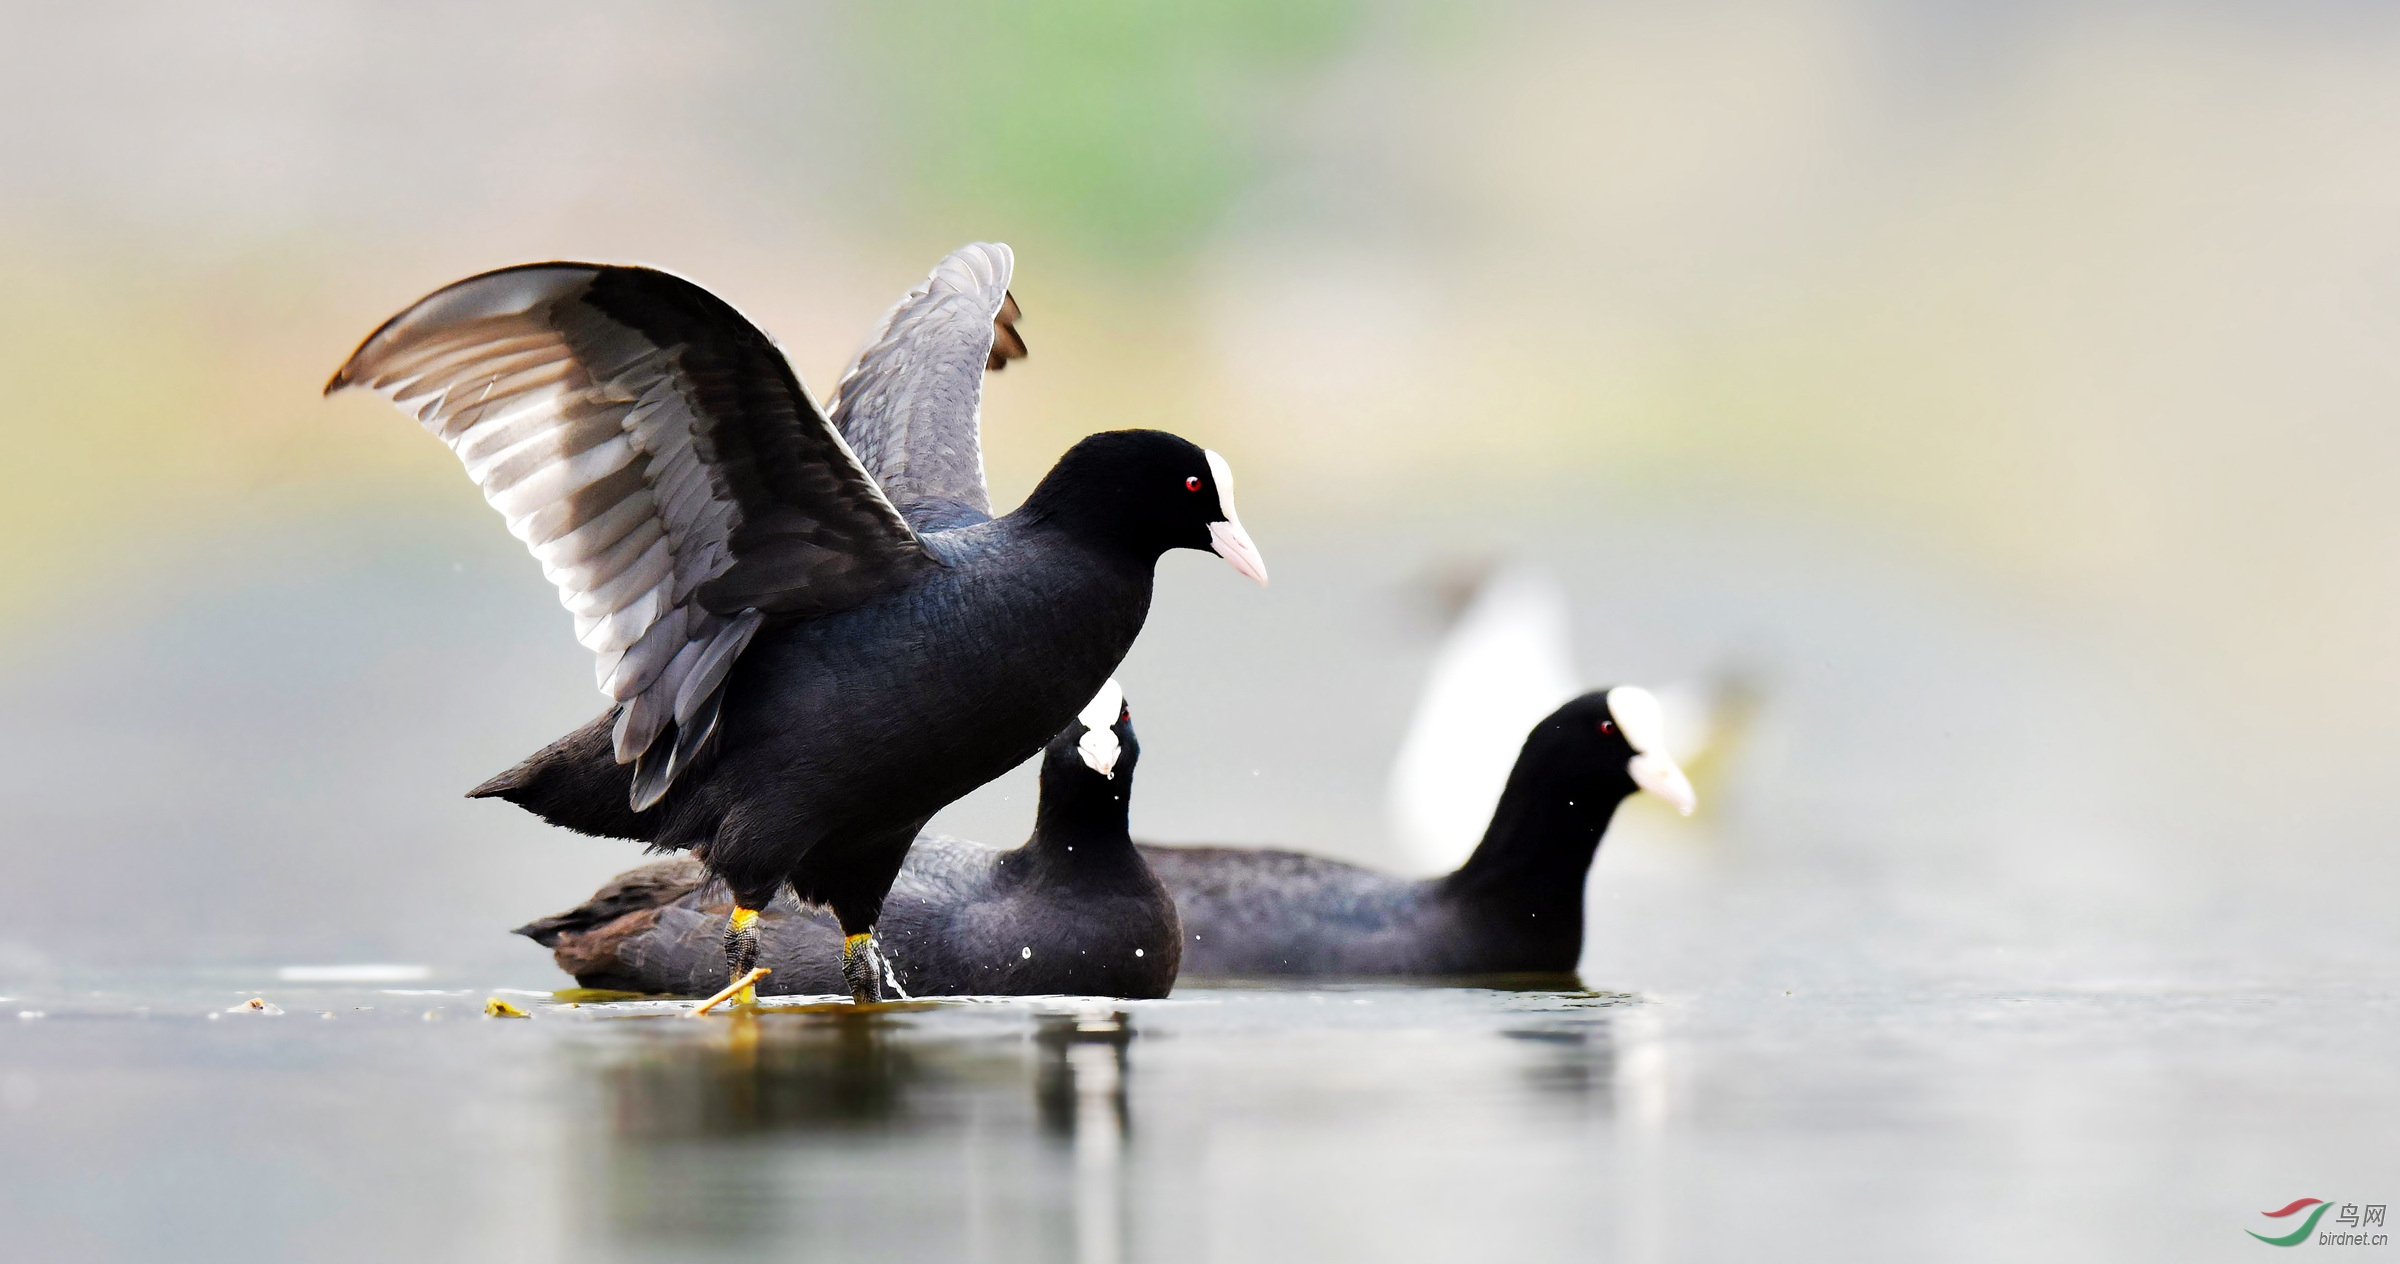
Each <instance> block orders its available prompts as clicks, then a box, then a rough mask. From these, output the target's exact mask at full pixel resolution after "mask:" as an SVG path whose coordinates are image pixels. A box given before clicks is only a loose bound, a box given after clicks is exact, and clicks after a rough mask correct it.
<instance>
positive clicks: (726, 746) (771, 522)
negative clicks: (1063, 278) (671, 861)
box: [326, 243, 1266, 1001]
mask: <svg viewBox="0 0 2400 1264" xmlns="http://www.w3.org/2000/svg"><path fill="white" fill-rule="evenodd" d="M1012 268H1013V256H1012V255H1011V254H1010V253H1009V250H1008V248H1007V247H1005V246H998V245H990V244H981V243H979V244H975V245H970V246H967V247H964V248H962V249H960V250H959V251H957V252H956V253H954V254H952V255H950V256H949V257H948V258H946V259H944V260H943V261H942V263H941V264H940V266H938V267H936V268H935V269H934V271H933V274H932V275H931V276H930V277H929V278H928V279H927V280H926V281H925V283H924V284H922V285H920V286H918V287H917V288H915V289H913V290H911V291H910V292H909V293H908V294H907V295H906V296H904V297H903V298H902V299H901V300H900V302H899V303H898V304H896V305H895V306H894V307H893V308H892V310H891V311H890V312H889V313H887V314H886V316H885V317H884V321H883V324H882V326H881V327H880V328H879V330H878V331H877V333H876V335H875V336H874V337H873V338H872V339H870V340H869V343H868V346H867V348H866V350H865V351H863V352H861V353H860V355H859V359H858V361H857V362H856V363H855V364H854V365H853V366H852V367H851V368H850V370H849V372H848V373H846V374H845V375H844V377H843V379H842V385H841V389H840V397H839V399H838V401H837V402H836V404H835V406H834V408H833V410H832V412H831V419H830V420H828V416H827V414H826V413H824V412H822V411H820V410H819V409H818V407H817V405H816V402H815V401H814V400H813V399H812V398H810V396H809V393H808V391H807V389H806V388H805V387H803V386H802V385H801V382H800V379H799V377H798V376H797V375H796V374H795V373H794V372H793V370H792V367H791V365H790V364H789V363H788V362H786V361H785V359H784V357H783V353H782V352H781V351H780V350H778V349H777V348H776V346H775V344H774V343H773V342H772V341H771V340H769V339H768V337H767V336H766V335H765V334H764V333H762V332H760V331H759V329H758V328H757V327H756V326H754V325H752V324H751V323H750V322H749V321H748V320H746V319H744V318H743V317H742V315H741V314H740V313H739V312H736V311H735V310H734V309H733V308H732V307H731V306H729V305H727V304H726V303H725V302H724V301H723V300H721V299H719V298H717V297H716V296H715V295H712V294H710V293H709V292H708V291H706V290H704V289H702V288H700V287H699V286H697V285H695V284H693V283H692V282H690V281H686V280H683V279H682V278H680V277H676V276H672V275H669V274H667V273H664V272H659V271H655V270H652V269H649V268H636V267H616V266H606V265H599V264H584V263H545V264H531V265H526V266H522V267H515V268H507V269H503V270H501V271H498V272H490V273H485V274H484V275H481V276H477V277H471V278H469V279H467V280H464V281H460V282H458V283H456V284H454V285H450V286H447V287H445V288H443V289H441V290H438V291H436V292H434V293H433V294H431V295H429V296H427V297H426V298H424V299H422V300H420V301H418V302H417V303H416V304H415V305H413V306H411V307H410V308H408V309H407V310H406V311H403V312H402V313H400V314H399V315H397V316H395V317H393V318H392V319H391V320H389V321H387V322H385V324H384V325H383V327H382V328H380V329H378V330H376V331H375V332H374V333H373V334H372V335H370V336H369V337H368V338H367V340H366V341H365V342H364V343H363V344H361V345H360V347H359V349H358V350H357V351H356V352H355V353H353V354H352V356H351V357H350V360H349V361H348V363H346V364H344V365H343V366H342V368H341V370H340V371H339V372H337V373H335V374H334V376H333V380H332V381H331V382H329V383H328V384H327V385H326V391H327V392H328V393H331V392H333V391H338V390H341V389H343V388H345V387H350V386H359V387H364V388H367V389H369V390H373V391H376V392H378V393H380V394H383V395H385V396H386V397H388V398H390V399H391V400H392V401H393V402H395V403H397V404H399V405H401V406H402V407H404V408H407V409H409V410H410V411H412V412H414V413H415V414H416V416H417V418H418V419H419V420H420V421H421V422H423V423H424V425H425V427H426V428H427V429H428V430H430V431H432V432H433V433H434V434H436V435H438V436H440V437H441V439H442V440H443V441H444V442H445V443H447V444H449V445H450V447H451V449H452V450H453V451H455V452H456V453H457V454H458V455H459V457H460V459H461V460H463V461H464V462H465V464H466V467H467V473H468V475H469V476H470V477H472V478H473V479H474V480H475V482H476V483H477V484H478V485H480V486H481V487H482V489H483V492H484V496H485V498H486V499H488V500H489V501H490V502H491V503H492V506H493V508H495V509H498V510H499V511H500V512H501V514H502V515H503V516H504V517H506V518H507V520H508V524H509V529H510V530H511V531H512V532H513V533H515V534H516V536H517V537H518V538H519V539H522V540H524V541H525V542H526V543H527V545H528V546H529V547H530V548H531V549H532V550H533V553H534V556H535V557H536V558H538V559H539V560H540V561H541V563H542V567H543V571H544V573H545V574H546V575H547V576H548V577H549V578H550V580H551V581H552V582H553V583H555V584H557V585H558V590H559V597H560V600H561V601H562V602H564V603H565V605H566V606H567V608H568V609H569V610H570V611H572V612H574V615H575V630H576V635H577V639H578V640H580V641H581V642H582V643H583V644H584V645H585V646H586V647H587V648H589V649H591V650H592V651H594V652H595V653H596V654H598V655H599V680H600V688H601V692H602V693H603V694H605V695H607V696H608V698H609V699H610V700H611V703H610V707H609V709H608V711H607V712H605V713H603V714H602V715H601V716H600V717H599V718H598V719H595V720H594V721H592V722H591V723H590V724H588V725H585V726H584V727H583V728H582V729H579V730H577V731H576V732H574V733H572V734H569V735H568V736H566V737H564V738H561V739H560V740H558V741H557V742H555V743H553V744H552V745H551V746H550V747H548V748H547V749H545V750H543V751H541V752H539V753H537V754H535V755H534V756H532V757H531V758H529V759H527V760H526V761H525V762H524V763H522V764H520V765H518V766H517V767H515V768H513V769H510V770H509V771H507V772H505V773H502V774H501V775H499V776H497V777H494V778H493V779H491V780H490V781H488V782H486V783H484V784H483V785H482V786H479V787H477V788H476V789H475V790H474V791H473V793H474V794H475V795H477V796H498V797H500V798H504V799H507V800H509V801H511V802H513V803H516V804H518V805H520V806H522V807H525V808H527V809H529V810H531V811H533V812H535V813H538V814H539V815H541V816H542V817H543V818H545V819H547V820H550V821H552V822H555V823H557V824H560V825H564V826H566V827H568V828H570V829H575V830H580V831H583V832H585V833H589V834H600V835H608V836H614V837H619V838H632V839H639V840H642V841H644V842H647V843H649V844H650V845H651V846H652V847H653V848H654V849H657V850H673V849H678V848H680V849H685V850H689V851H690V852H691V853H692V854H693V855H694V856H696V857H698V858H700V859H701V860H702V861H703V862H704V863H705V864H706V865H707V867H708V869H709V870H710V871H711V872H712V873H714V874H715V875H716V876H717V877H719V878H721V879H722V880H723V881H724V882H725V883H726V885H727V887H728V889H729V890H730V891H731V892H732V896H733V911H732V913H731V915H730V918H729V928H728V931H727V934H726V937H725V953H726V957H727V960H728V962H730V963H732V964H733V965H734V967H735V969H736V972H737V973H742V972H746V970H747V968H748V966H747V964H746V963H747V962H749V960H750V959H751V958H752V957H753V956H754V955H755V954H756V951H757V934H756V921H757V917H758V910H760V909H762V908H764V907H765V905H766V903H767V900H768V898H769V897H771V896H772V895H774V893H775V892H776V891H777V890H778V889H780V888H782V887H783V886H784V885H785V884H786V883H789V884H790V885H791V886H792V887H793V888H795V889H796V890H797V891H798V892H799V894H800V895H801V896H802V897H804V898H806V899H807V900H810V901H812V902H815V903H820V904H823V905H825V906H827V907H829V908H831V909H832V911H833V913H834V916H835V917H836V919H837V920H838V921H839V922H840V924H841V927H842V931H843V934H844V936H845V939H844V954H845V968H846V970H847V973H848V978H849V980H850V990H851V992H852V994H853V996H854V997H856V998H857V999H859V1000H862V1001H865V1000H872V999H876V998H877V997H878V996H879V995H880V988H881V980H882V979H883V977H884V975H885V971H884V970H883V969H882V967H881V965H880V963H879V962H878V960H877V954H876V951H875V946H874V941H873V939H872V937H871V934H870V932H872V931H873V929H874V927H875V924H876V918H877V915H878V913H879V911H880V909H881V906H882V903H883V897H884V892H885V891H886V890H887V889H888V888H889V887H890V886H891V883H892V878H893V875H895V874H896V873H898V872H899V869H900V863H901V859H902V857H904V856H905V855H906V854H907V852H908V847H909V844H910V842H911V840H913V839H914V838H915V837H916V836H917V833H918V831H919V830H920V829H922V828H923V827H924V824H925V821H926V819H927V818H929V817H931V816H932V815H933V813H934V812H935V811H937V810H939V809H940V808H941V807H943V806H944V805H946V804H948V803H949V802H950V801H951V800H953V799H956V798H958V797H959V796H960V795H962V794H965V793H966V792H967V791H969V790H972V789H974V788H975V787H976V786H979V785H981V784H983V783H984V782H986V781H989V780H991V779H992V778H993V777H996V776H998V775H1000V774H1001V773H1003V772H1005V771H1007V770H1008V769H1009V768H1011V767H1013V766H1015V765H1016V764H1017V763H1018V762H1019V761H1021V760H1023V759H1024V758H1025V757H1026V756H1027V755H1030V754H1032V753H1033V752H1035V751H1037V750H1039V749H1041V747H1042V744H1043V743H1044V742H1046V741H1047V740H1049V738H1050V736H1051V734H1053V733H1056V732H1057V731H1058V730H1059V729H1060V727H1062V726H1063V725H1065V724H1066V722H1067V721H1068V720H1069V719H1072V718H1073V717H1074V715H1075V714H1076V711H1077V709H1078V708H1079V707H1081V706H1082V705H1083V704H1084V702H1085V701H1086V700H1087V699H1089V698H1090V697H1091V696H1092V694H1093V691H1094V690H1096V689H1098V688H1099V687H1100V684H1101V682H1102V681H1104V680H1106V679H1107V677H1108V675H1109V673H1110V671H1112V670H1113V669H1114V668H1115V667H1116V665H1117V662H1118V660H1119V659H1121V658H1123V657H1124V654H1125V651H1126V649H1127V648H1128V647H1129V646H1130V645H1131V644H1132V643H1133V638H1134V635H1135V634H1136V633H1137V632H1139V631H1140V630H1141V626H1142V620H1143V617H1144V615H1145V614H1146V613H1147V612H1148V610H1149V605H1150V589H1151V575H1152V570H1153V568H1154V566H1155V564H1156V562H1157V560H1158V558H1159V556H1160V555H1161V554H1162V553H1164V552H1165V551H1166V550H1168V549H1172V548H1194V549H1212V550H1214V551H1215V552H1217V553H1219V554H1220V555H1222V556H1224V557H1225V558H1226V560H1228V561H1229V562H1231V563H1232V564H1233V565H1234V567H1235V568H1236V569H1237V570H1240V571H1241V572H1242V573H1244V574H1246V575H1249V576H1250V577H1252V578H1253V579H1256V580H1258V581H1259V582H1261V583H1264V582H1265V581H1266V569H1265V567H1264V565H1263V564H1262V563H1261V562H1260V560H1259V556H1258V550H1257V549H1256V547H1255V546H1253V545H1252V544H1251V542H1250V538H1249V536H1248V534H1247V533H1246V532H1244V531H1243V529H1242V526H1241V521H1240V519H1239V518H1237V517H1236V516H1235V515H1234V508H1233V486H1232V477H1231V473H1230V471H1229V470H1228V469H1227V467H1226V464H1225V461H1224V459H1223V458H1221V457H1219V456H1218V455H1217V454H1216V453H1214V452H1208V451H1204V450H1202V449H1200V448H1198V447H1195V446H1194V445H1192V444H1190V443H1187V442H1185V441H1184V440H1182V439H1179V438H1176V437H1175V436H1173V435H1169V434H1163V433H1160V432H1157V431H1142V430H1127V431H1115V432H1111V433H1108V434H1099V435H1093V436H1091V437H1090V438H1087V439H1085V440H1083V441H1082V442H1080V443H1078V444H1076V445H1075V446H1074V447H1073V448H1071V449H1069V450H1068V452H1067V453H1066V455H1064V456H1063V457H1061V458H1059V461H1058V464H1057V465H1055V466H1054V467H1052V468H1051V470H1050V473H1049V474H1048V475H1047V476H1046V477H1044V478H1043V480H1042V481H1041V484H1040V485H1039V486H1037V487H1036V488H1035V489H1034V492H1033V494H1032V495H1031V496H1030V497H1028V498H1027V499H1026V501H1025V503H1024V504H1023V505H1022V506H1020V507H1019V508H1018V509H1017V510H1016V511H1015V512H1013V513H1010V514H1009V515H1007V516H1006V517H1002V518H997V519H995V518H992V517H991V516H990V500H989V497H988V495H987V493H986V492H985V490H984V481H983V458H982V450H981V445H980V440H979V435H978V426H979V422H978V417H979V400H980V397H981V391H982V376H983V374H984V372H985V371H986V370H987V368H998V367H999V366H1001V365H1002V364H1004V363H1006V361H1007V360H1008V359H1010V358H1013V357H1014V356H1018V355H1022V354H1023V353H1024V344H1023V342H1022V341H1021V340H1020V339H1019V338H1018V337H1017V335H1016V332H1015V329H1014V324H1015V320H1016V305H1015V301H1014V299H1013V298H1012V297H1011V296H1010V294H1009V277H1010V273H1011V270H1012Z"/></svg>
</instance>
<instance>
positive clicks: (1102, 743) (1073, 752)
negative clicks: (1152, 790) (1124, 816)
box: [1042, 679, 1142, 800]
mask: <svg viewBox="0 0 2400 1264" xmlns="http://www.w3.org/2000/svg"><path fill="white" fill-rule="evenodd" d="M1141 758H1142V744H1141V743H1140V742H1138V741H1136V740H1134V736H1133V711H1132V709H1131V708H1130V707H1128V706H1126V704H1125V691H1124V690H1123V689H1121V688H1119V687H1118V685H1117V682H1116V681H1115V680H1113V679H1112V680H1110V681H1109V682H1108V683H1107V684H1105V685H1102V686H1101V687H1100V692H1099V693H1098V694H1097V695H1095V696H1094V697H1093V698H1092V700H1091V702H1090V703H1089V704H1087V705H1086V706H1085V707H1084V708H1083V710H1082V711H1081V712H1079V713H1077V714H1076V716H1075V719H1074V720H1073V721H1072V722H1070V723H1069V724H1068V725H1067V727H1065V728H1064V729H1061V730H1059V734H1058V736H1057V737H1054V738H1052V739H1050V746H1049V748H1048V749H1047V750H1045V751H1043V752H1042V794H1043V796H1044V797H1045V798H1047V797H1048V796H1050V795H1052V794H1059V793H1074V794H1093V793H1098V794H1103V795H1106V796H1107V797H1109V798H1111V799H1117V800H1123V799H1125V798H1128V797H1130V796H1131V794H1132V791H1133V766H1134V765H1135V764H1137V763H1139V762H1141Z"/></svg>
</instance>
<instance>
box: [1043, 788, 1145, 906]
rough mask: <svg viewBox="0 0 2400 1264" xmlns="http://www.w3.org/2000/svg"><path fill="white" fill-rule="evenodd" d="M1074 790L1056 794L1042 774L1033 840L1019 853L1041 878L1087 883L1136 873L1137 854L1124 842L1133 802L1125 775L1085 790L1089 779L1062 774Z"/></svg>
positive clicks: (1137, 866)
mask: <svg viewBox="0 0 2400 1264" xmlns="http://www.w3.org/2000/svg"><path fill="white" fill-rule="evenodd" d="M1061 777H1062V778H1063V777H1074V778H1075V779H1076V784H1074V785H1072V786H1068V787H1064V788H1062V787H1061V785H1060V784H1059V782H1058V780H1054V778H1053V775H1052V772H1051V770H1050V769H1049V768H1047V767H1045V768H1044V769H1043V770H1042V793H1041V805H1040V806H1039V807H1038V808H1036V809H1035V810H1034V816H1033V837H1032V839H1030V840H1029V841H1027V842H1026V844H1025V846H1024V847H1023V848H1021V849H1020V851H1021V852H1022V853H1023V854H1024V855H1025V856H1026V857H1027V858H1028V859H1029V860H1030V861H1031V863H1032V864H1033V865H1034V866H1035V867H1036V869H1037V871H1038V872H1040V873H1041V874H1043V875H1044V876H1049V877H1063V876H1067V875H1074V876H1078V877H1082V878H1086V879H1088V878H1090V877H1093V876H1096V875H1104V874H1109V873H1114V872H1116V871H1118V870H1121V869H1129V868H1139V867H1140V853H1138V852H1136V851H1134V849H1133V840H1132V839H1131V838H1130V837H1128V836H1127V833H1126V831H1127V813H1128V811H1129V809H1130V806H1131V803H1132V799H1133V777H1132V773H1131V770H1129V769H1120V770H1119V771H1118V773H1117V775H1116V776H1115V777H1114V778H1112V779H1110V780H1109V781H1107V782H1106V783H1105V788H1103V787H1100V786H1094V785H1092V784H1091V781H1092V777H1093V774H1091V773H1089V772H1085V771H1082V770H1081V769H1080V767H1079V768H1078V769H1077V770H1076V771H1074V772H1064V773H1062V774H1061Z"/></svg>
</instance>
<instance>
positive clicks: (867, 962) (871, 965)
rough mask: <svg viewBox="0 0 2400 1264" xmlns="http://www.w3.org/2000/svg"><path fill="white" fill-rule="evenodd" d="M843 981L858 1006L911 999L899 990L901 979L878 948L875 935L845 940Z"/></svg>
mask: <svg viewBox="0 0 2400 1264" xmlns="http://www.w3.org/2000/svg"><path fill="white" fill-rule="evenodd" d="M842 981H843V982H844V983H847V984H849V985H850V1000H851V1002H852V1003H853V1004H857V1005H872V1004H874V1003H875V1002H877V1001H882V1000H887V999H889V1000H906V999H907V997H908V994H907V993H906V992H903V991H901V990H900V978H899V976H898V975H896V974H894V973H892V966H891V963H890V962H888V961H886V960H884V957H883V950H882V949H881V948H878V947H876V946H875V936H874V935H873V934H872V933H869V934H864V935H852V936H850V937H848V938H846V939H844V940H842Z"/></svg>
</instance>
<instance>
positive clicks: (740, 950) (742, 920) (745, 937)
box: [725, 905, 758, 1005]
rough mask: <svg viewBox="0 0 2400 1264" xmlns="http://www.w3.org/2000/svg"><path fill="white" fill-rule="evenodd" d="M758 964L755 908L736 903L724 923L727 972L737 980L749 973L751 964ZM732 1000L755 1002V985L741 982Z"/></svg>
mask: <svg viewBox="0 0 2400 1264" xmlns="http://www.w3.org/2000/svg"><path fill="white" fill-rule="evenodd" d="M757 964H758V910H757V909H752V908H742V907H740V906H739V905H736V906H735V907H734V910H733V917H732V918H731V919H730V920H729V921H727V922H726V924H725V966H726V972H727V973H728V974H730V975H731V976H732V977H733V978H735V979H737V980H738V979H740V978H741V977H742V976H744V975H746V974H748V973H750V970H751V968H752V967H753V966H756V965H757ZM733 1003H734V1004H736V1005H756V1004H758V988H757V987H756V986H755V985H753V984H748V983H745V984H742V985H741V990H739V991H737V992H735V993H734V996H733Z"/></svg>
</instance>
